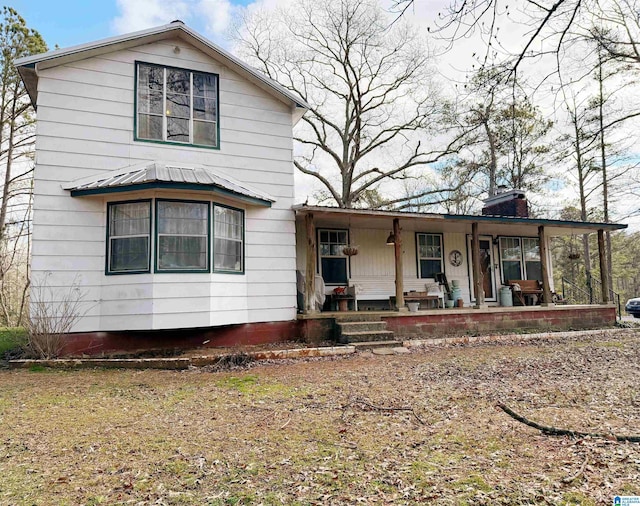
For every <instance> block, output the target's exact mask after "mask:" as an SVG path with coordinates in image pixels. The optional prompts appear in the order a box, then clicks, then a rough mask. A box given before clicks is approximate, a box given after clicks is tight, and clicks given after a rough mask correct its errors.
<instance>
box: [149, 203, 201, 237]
mask: <svg viewBox="0 0 640 506" xmlns="http://www.w3.org/2000/svg"><path fill="white" fill-rule="evenodd" d="M207 209H208V206H207V204H205V203H199V202H166V201H159V202H158V233H159V234H181V235H198V234H199V235H206V234H207V215H208V212H207Z"/></svg>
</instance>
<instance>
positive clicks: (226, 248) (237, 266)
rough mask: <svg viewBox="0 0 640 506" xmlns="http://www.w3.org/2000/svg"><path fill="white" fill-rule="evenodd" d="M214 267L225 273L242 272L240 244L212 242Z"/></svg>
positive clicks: (221, 241)
mask: <svg viewBox="0 0 640 506" xmlns="http://www.w3.org/2000/svg"><path fill="white" fill-rule="evenodd" d="M214 252H215V256H214V266H215V268H216V269H221V270H225V271H241V270H242V243H241V242H240V241H230V240H228V239H218V238H216V240H215V241H214Z"/></svg>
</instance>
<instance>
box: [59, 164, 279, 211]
mask: <svg viewBox="0 0 640 506" xmlns="http://www.w3.org/2000/svg"><path fill="white" fill-rule="evenodd" d="M154 183H177V184H187V185H194V186H202V187H203V188H202V189H207V188H206V187H216V188H220V189H222V190H225V191H226V192H231V193H233V194H236V195H238V196H241V197H247V198H250V199H255V200H258V201H261V202H264V203H265V204H270V203H271V202H275V199H274V198H273V197H272V196H270V195H269V194H267V193H264V192H261V191H259V190H255V189H253V188H250V187H249V186H247V185H245V184H244V183H240V182H239V181H234V180H233V179H231V178H229V177H228V176H221V175H220V174H217V173H216V172H215V171H213V170H212V169H210V168H205V167H201V166H191V167H189V166H179V165H177V164H165V163H162V162H152V163H149V164H146V165H142V166H140V165H138V166H134V167H129V168H125V169H121V170H118V171H115V174H114V172H109V173H107V174H100V175H97V176H95V177H92V178H83V179H80V180H76V181H72V182H70V183H68V184H65V185H63V189H65V190H69V191H71V195H72V196H80V195H92V194H99V193H108V192H109V191H110V190H113V191H115V190H116V189H118V190H119V191H122V190H123V189H125V188H127V187H131V191H133V190H135V189H136V188H135V187H136V186H140V185H145V186H146V187H148V186H149V185H153V184H154ZM74 194H75V195H74Z"/></svg>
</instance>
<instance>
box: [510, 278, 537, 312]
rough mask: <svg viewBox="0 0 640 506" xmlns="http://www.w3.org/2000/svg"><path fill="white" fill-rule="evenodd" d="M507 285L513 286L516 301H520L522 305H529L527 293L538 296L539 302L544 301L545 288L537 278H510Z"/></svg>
mask: <svg viewBox="0 0 640 506" xmlns="http://www.w3.org/2000/svg"><path fill="white" fill-rule="evenodd" d="M507 285H509V286H510V287H511V291H512V292H513V298H514V301H516V300H517V301H519V302H520V305H522V306H526V305H527V295H535V296H537V303H538V304H539V303H540V302H541V301H542V294H543V290H542V286H541V284H540V281H538V280H537V279H509V280H507ZM532 299H533V297H532Z"/></svg>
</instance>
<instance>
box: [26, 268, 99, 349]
mask: <svg viewBox="0 0 640 506" xmlns="http://www.w3.org/2000/svg"><path fill="white" fill-rule="evenodd" d="M84 295H85V294H84V292H82V290H81V289H80V283H79V280H78V279H77V278H75V279H74V281H73V283H72V284H71V286H69V287H68V288H62V289H55V288H53V287H51V286H49V284H48V282H47V276H44V277H43V278H41V279H39V280H38V281H37V282H34V283H32V288H31V300H30V314H29V318H28V319H27V330H28V337H27V351H28V352H29V353H30V354H32V355H34V356H36V357H38V358H43V359H50V358H56V357H58V356H59V355H60V352H61V351H62V348H63V346H64V335H65V334H67V333H69V332H70V331H71V329H72V328H73V326H74V325H75V324H76V322H77V321H78V320H80V319H81V318H82V317H83V316H84V315H85V314H86V312H87V310H88V309H87V308H84V307H83V306H84Z"/></svg>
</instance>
